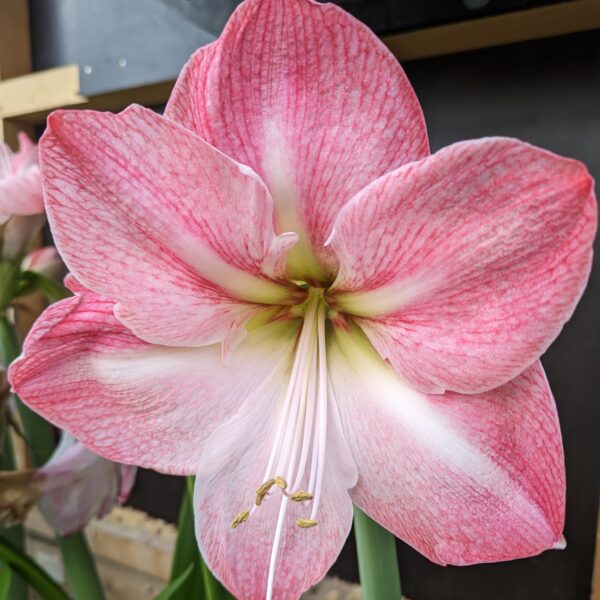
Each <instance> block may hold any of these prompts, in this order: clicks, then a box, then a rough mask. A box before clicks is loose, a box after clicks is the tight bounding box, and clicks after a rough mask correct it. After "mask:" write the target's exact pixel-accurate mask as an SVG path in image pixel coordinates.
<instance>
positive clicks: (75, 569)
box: [56, 533, 104, 600]
mask: <svg viewBox="0 0 600 600" xmlns="http://www.w3.org/2000/svg"><path fill="white" fill-rule="evenodd" d="M56 541H57V543H58V547H59V548H60V551H61V553H62V557H63V563H64V565H65V571H66V574H67V581H68V583H69V587H70V588H71V592H72V593H73V597H74V598H75V600H104V591H103V589H102V583H101V581H100V577H99V576H98V570H97V569H96V563H95V562H94V558H93V556H92V553H91V552H90V548H89V546H88V543H87V541H86V539H85V535H84V534H83V533H76V534H74V535H70V536H68V537H60V536H57V538H56Z"/></svg>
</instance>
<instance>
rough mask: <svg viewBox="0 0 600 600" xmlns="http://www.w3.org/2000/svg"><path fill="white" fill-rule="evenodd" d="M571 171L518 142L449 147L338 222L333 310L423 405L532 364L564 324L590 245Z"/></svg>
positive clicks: (586, 214) (494, 382) (591, 204)
mask: <svg viewBox="0 0 600 600" xmlns="http://www.w3.org/2000/svg"><path fill="white" fill-rule="evenodd" d="M596 210H597V209H596V202H595V198H594V193H593V180H592V178H591V177H590V175H589V173H588V172H587V170H586V168H585V167H584V165H582V164H581V163H579V162H576V161H574V160H568V159H565V158H561V157H559V156H556V155H554V154H551V153H550V152H547V151H544V150H540V149H538V148H535V147H533V146H530V145H528V144H525V143H523V142H520V141H518V140H513V139H507V138H488V139H483V140H478V141H469V142H461V143H458V144H455V145H453V146H450V147H448V148H445V149H443V150H440V151H439V152H437V153H436V154H435V155H433V156H431V157H430V158H426V159H424V160H422V161H420V162H417V163H413V164H411V165H407V166H405V167H402V168H401V169H398V170H397V171H395V172H394V173H390V174H389V175H386V176H385V177H382V178H381V179H379V180H378V181H376V182H374V183H373V184H372V185H370V186H369V187H367V188H366V189H365V190H363V191H362V192H360V193H359V194H358V195H357V196H356V197H355V198H354V199H353V200H352V201H351V202H350V203H349V204H348V205H347V206H346V207H345V209H344V210H343V211H342V213H341V214H340V217H339V220H338V221H337V222H336V226H335V229H334V233H333V235H332V238H331V240H330V242H331V245H332V246H333V248H334V249H335V251H336V253H337V255H338V257H339V259H340V272H339V274H338V278H337V280H336V282H335V283H334V285H333V288H332V289H333V290H334V291H333V295H332V302H334V304H335V305H336V306H337V307H338V308H340V309H341V310H343V311H346V312H350V313H353V314H355V315H359V316H362V317H364V318H362V319H357V322H359V324H360V325H361V327H362V328H363V330H364V331H365V333H366V334H367V336H368V337H369V339H370V340H371V342H372V343H373V345H374V346H375V348H376V349H377V350H378V351H379V353H380V354H381V356H382V357H383V358H386V359H389V360H390V362H391V363H392V365H393V366H394V368H395V369H396V370H397V371H398V373H399V374H400V375H401V376H402V377H403V378H405V379H406V380H407V381H408V382H410V383H411V385H412V386H413V387H416V388H417V389H420V390H422V391H425V392H429V393H441V392H443V391H445V390H454V391H458V392H463V393H474V392H481V391H485V390H488V389H491V388H493V387H497V386H498V385H502V384H504V383H506V382H507V381H510V380H511V379H512V378H514V377H516V376H517V375H518V374H519V373H521V372H522V371H523V370H524V369H525V368H526V367H527V366H529V365H530V364H532V363H533V362H534V361H535V360H536V359H537V358H538V357H539V356H540V355H541V354H542V353H543V352H544V351H545V350H546V348H547V347H548V346H549V344H550V343H551V342H552V340H554V338H555V337H556V336H557V335H558V333H559V331H560V330H561V328H562V326H563V324H564V323H565V322H566V321H567V320H568V319H569V317H570V316H571V314H572V312H573V310H574V308H575V305H576V303H577V301H578V300H579V298H580V296H581V294H582V292H583V289H584V287H585V283H586V281H587V279H588V275H589V271H590V265H591V259H592V240H593V238H594V234H595V231H596V222H597V214H596Z"/></svg>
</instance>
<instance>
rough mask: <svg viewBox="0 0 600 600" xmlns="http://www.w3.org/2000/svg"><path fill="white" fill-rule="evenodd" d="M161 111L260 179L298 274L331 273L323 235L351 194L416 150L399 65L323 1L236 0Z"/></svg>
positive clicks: (415, 107)
mask: <svg viewBox="0 0 600 600" xmlns="http://www.w3.org/2000/svg"><path fill="white" fill-rule="evenodd" d="M165 115H166V116H167V117H169V118H172V119H174V120H176V121H178V122H180V123H182V124H184V125H185V126H186V127H188V128H189V129H191V130H193V131H195V132H196V133H197V134H198V135H200V136H201V137H203V138H204V139H206V140H207V141H208V142H209V143H211V144H213V145H214V146H216V147H217V148H219V149H220V150H222V151H223V152H225V153H226V154H228V155H229V156H231V157H233V158H235V159H236V160H238V161H240V162H241V163H243V164H246V165H249V166H250V167H252V168H253V169H254V170H255V171H256V172H257V173H258V174H259V175H260V176H261V177H262V178H263V180H264V181H265V182H266V184H267V186H268V187H269V190H270V191H271V194H272V195H273V198H274V200H275V205H276V215H277V224H278V227H279V230H280V231H295V232H297V233H298V234H300V238H301V239H300V242H299V244H298V245H297V246H296V247H294V248H293V249H292V250H291V252H290V259H291V265H290V267H291V272H292V273H293V274H294V275H295V276H297V277H303V278H304V277H309V276H312V277H317V278H319V277H321V278H323V277H325V278H326V277H328V276H331V274H332V273H333V272H334V269H335V256H334V255H333V254H332V253H331V251H330V250H329V249H328V248H325V247H324V246H323V242H324V241H325V239H326V238H327V236H328V235H329V232H330V230H331V226H332V223H333V221H334V219H335V217H336V215H337V212H338V211H339V209H340V208H341V207H342V206H343V205H344V203H345V202H347V201H348V199H349V198H350V197H351V196H352V195H353V194H355V193H356V192H358V191H359V190H360V189H361V188H363V187H364V186H365V185H367V184H368V183H370V182H371V181H372V180H373V179H375V178H377V177H379V176H380V175H383V174H384V173H386V172H388V171H390V170H392V169H395V168H397V167H399V166H401V165H403V164H405V163H407V162H410V161H413V160H417V159H419V158H422V157H423V156H426V155H427V154H428V143H427V134H426V130H425V124H424V121H423V116H422V113H421V109H420V107H419V104H418V101H417V99H416V97H415V95H414V92H413V90H412V88H411V86H410V84H409V82H408V80H407V78H406V76H405V74H404V71H403V70H402V68H401V67H400V65H399V64H398V62H397V60H396V59H395V58H394V56H393V55H392V54H391V53H390V52H389V51H388V50H387V49H386V48H385V46H384V45H383V44H382V43H381V41H380V40H379V39H377V37H376V36H375V35H374V34H373V33H372V32H371V31H370V30H369V29H368V28H367V27H365V26H364V25H363V24H362V23H360V22H359V21H357V20H356V19H354V18H353V17H351V16H350V15H348V14H347V13H345V12H343V11H342V10H341V9H339V8H338V7H337V6H334V5H333V4H325V5H322V4H319V3H317V2H307V1H306V0H249V1H247V2H244V3H243V4H241V5H240V7H239V8H238V9H237V11H236V12H235V13H234V15H233V16H232V17H231V19H230V20H229V22H228V23H227V25H226V27H225V30H224V31H223V34H222V35H221V37H220V38H219V40H218V41H217V42H216V43H214V44H211V45H210V46H208V47H206V48H202V49H200V50H199V51H198V52H197V53H196V54H195V55H194V56H193V57H192V58H191V60H190V61H189V63H188V64H187V66H186V67H185V68H184V70H183V72H182V74H181V75H180V77H179V80H178V82H177V84H176V86H175V89H174V91H173V94H172V96H171V99H170V101H169V103H168V105H167V109H166V111H165ZM311 246H312V248H311ZM315 254H316V256H317V258H318V261H319V264H315V261H314V255H315Z"/></svg>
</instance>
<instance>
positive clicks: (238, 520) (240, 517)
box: [231, 510, 250, 529]
mask: <svg viewBox="0 0 600 600" xmlns="http://www.w3.org/2000/svg"><path fill="white" fill-rule="evenodd" d="M249 516H250V511H249V510H243V511H242V512H239V513H238V514H237V515H236V516H235V519H233V521H231V529H235V528H236V527H237V526H238V525H241V524H242V523H244V522H245V521H247V520H248V517H249Z"/></svg>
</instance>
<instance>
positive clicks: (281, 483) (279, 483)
mask: <svg viewBox="0 0 600 600" xmlns="http://www.w3.org/2000/svg"><path fill="white" fill-rule="evenodd" d="M275 485H276V486H277V487H278V488H280V489H282V490H285V489H286V488H287V486H288V484H287V481H286V480H285V479H284V478H283V477H279V475H278V476H277V477H275Z"/></svg>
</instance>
